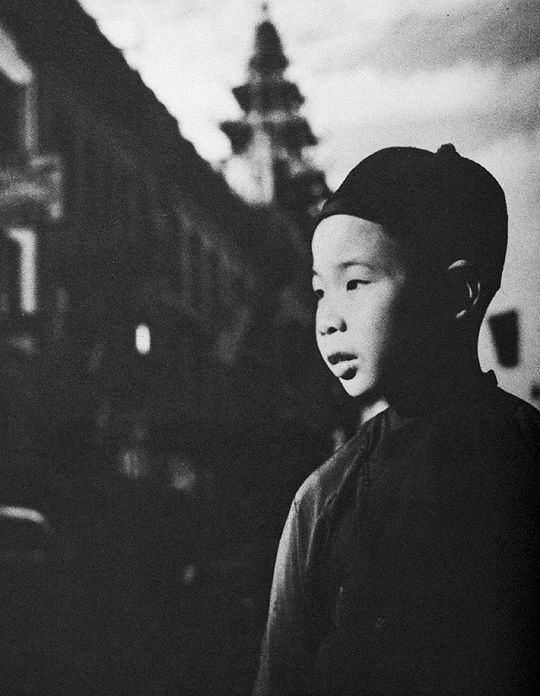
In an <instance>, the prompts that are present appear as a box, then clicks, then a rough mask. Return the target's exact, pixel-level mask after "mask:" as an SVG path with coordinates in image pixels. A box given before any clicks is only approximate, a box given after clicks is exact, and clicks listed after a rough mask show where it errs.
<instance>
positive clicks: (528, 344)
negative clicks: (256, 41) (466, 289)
mask: <svg viewBox="0 0 540 696" xmlns="http://www.w3.org/2000/svg"><path fill="white" fill-rule="evenodd" d="M81 4H82V5H83V7H84V8H85V9H86V10H87V11H88V12H89V13H90V14H91V15H92V16H94V17H95V18H96V20H97V21H98V23H99V26H100V28H101V29H102V31H103V32H104V33H105V35H106V36H108V38H109V39H110V40H111V41H112V42H113V43H115V44H116V45H118V46H119V47H121V48H122V49H123V50H124V52H125V55H126V58H127V59H128V61H129V62H130V64H131V65H132V66H133V67H136V68H137V69H138V70H139V71H140V72H141V75H142V77H143V79H144V80H145V82H146V83H147V85H148V86H149V87H151V88H152V89H153V90H154V92H155V93H156V95H157V97H158V98H159V99H160V100H161V101H162V102H163V103H164V104H165V105H166V106H167V108H168V109H169V111H170V112H171V113H172V114H173V115H174V116H176V117H177V118H178V120H179V123H180V129H181V132H182V134H183V135H184V136H185V137H187V138H188V139H189V140H191V141H192V142H193V143H194V145H195V147H196V148H197V149H198V151H199V152H200V154H201V155H202V156H203V157H205V158H206V159H208V160H210V161H218V160H219V159H221V158H223V157H226V156H227V154H228V152H229V147H228V141H227V139H226V138H225V136H223V135H222V134H221V132H220V131H219V128H218V123H219V121H221V120H224V119H230V118H235V117H237V116H238V115H239V110H238V106H237V104H236V102H235V100H234V99H233V97H232V94H231V91H230V90H231V88H232V87H233V86H235V85H237V84H240V83H241V82H243V81H244V80H245V77H246V67H247V60H248V58H249V57H250V55H251V52H252V48H253V37H254V27H255V25H256V23H257V22H258V21H260V17H261V9H260V2H258V1H256V0H81ZM269 5H270V16H271V19H272V20H273V21H274V23H275V25H276V27H277V29H278V31H279V33H280V36H281V38H282V41H283V46H284V49H285V53H286V55H287V56H288V58H289V60H290V67H289V71H288V77H289V79H291V80H293V81H295V82H297V83H298V86H299V87H300V90H301V92H302V93H303V94H304V96H305V97H306V104H305V107H304V113H305V115H306V116H307V117H308V119H309V121H310V123H311V126H312V128H313V130H314V132H315V134H316V135H317V136H318V137H319V138H320V144H319V146H318V147H317V149H316V153H315V159H316V162H317V163H318V165H319V166H320V167H321V168H322V169H323V170H324V171H325V173H326V175H327V179H328V181H329V184H330V186H331V187H336V186H337V185H338V184H339V183H340V182H341V180H342V179H343V178H344V176H345V175H346V174H347V172H348V171H349V169H350V168H351V167H353V166H354V165H355V164H356V163H357V162H358V161H359V159H361V158H362V157H364V156H366V155H368V154H369V153H371V152H372V151H374V150H376V149H379V148H381V147H386V146H388V145H416V146H418V147H426V148H428V149H431V150H435V149H436V148H437V147H438V146H439V145H441V144H442V143H443V142H453V143H454V144H455V146H456V148H457V149H458V151H459V152H460V153H461V154H463V155H465V156H468V157H471V158H473V159H476V160H477V161H479V162H480V163H481V164H483V165H484V166H486V167H487V168H488V169H490V171H491V172H492V173H493V174H494V175H495V176H496V177H497V178H498V179H499V181H500V182H501V184H502V185H503V187H504V188H505V190H506V193H507V198H508V204H509V211H510V218H511V243H510V247H509V253H508V262H507V271H506V273H505V287H503V290H502V291H501V293H500V294H499V297H498V298H497V300H496V303H495V304H494V309H495V310H497V309H499V310H501V309H507V308H510V307H513V306H517V307H518V308H519V309H520V311H521V313H522V316H523V319H524V328H525V332H524V346H523V347H524V353H525V354H524V360H525V363H526V364H525V368H526V371H527V374H528V375H529V377H528V379H529V378H530V379H532V378H533V376H534V375H536V379H538V377H539V376H540V355H539V353H540V351H539V350H538V348H537V345H538V343H539V338H540V311H539V310H538V308H537V305H538V304H539V303H538V297H539V296H540V281H539V275H540V274H539V268H540V205H539V201H540V166H539V165H540V115H539V111H540V2H538V0H506V2H502V0H361V1H359V0H271V2H270V3H269ZM510 378H511V376H508V379H510ZM510 386H512V385H510ZM519 390H520V391H523V388H521V387H520V389H519ZM514 391H516V389H514Z"/></svg>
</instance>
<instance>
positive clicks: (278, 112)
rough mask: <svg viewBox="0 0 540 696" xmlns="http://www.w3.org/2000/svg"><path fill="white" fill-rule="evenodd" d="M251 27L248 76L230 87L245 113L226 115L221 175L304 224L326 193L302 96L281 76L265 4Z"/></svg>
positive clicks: (282, 62) (282, 65) (281, 57)
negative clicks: (226, 155)
mask: <svg viewBox="0 0 540 696" xmlns="http://www.w3.org/2000/svg"><path fill="white" fill-rule="evenodd" d="M262 14H263V16H262V21H261V22H260V23H259V24H258V26H257V28H256V31H255V43H254V52H253V55H252V57H251V58H250V60H249V63H248V77H247V81H246V82H245V83H244V84H242V85H240V86H238V87H234V88H233V90H232V92H233V94H234V97H235V99H236V101H237V102H238V104H239V106H240V108H241V109H242V111H243V115H242V116H241V118H240V119H238V120H236V121H224V122H223V123H221V124H220V127H221V130H222V131H223V132H224V133H225V134H226V135H227V137H228V138H229V140H230V142H231V147H232V156H231V158H230V160H229V161H228V163H227V165H226V168H225V175H226V177H227V179H228V181H229V183H230V184H231V186H232V187H233V188H235V189H236V190H237V192H238V193H239V194H240V195H242V196H243V197H244V198H245V199H246V200H248V201H249V202H251V203H255V204H263V205H264V204H267V205H268V204H277V205H279V206H280V207H282V208H285V209H286V210H287V211H288V212H289V213H291V214H292V216H293V218H294V219H295V221H296V222H297V224H298V225H299V227H300V229H306V228H307V227H309V226H310V222H311V220H312V219H313V217H314V216H315V215H316V214H317V212H318V210H319V208H320V206H321V204H322V203H323V202H324V200H325V199H326V198H327V196H328V195H329V189H328V186H327V185H326V180H325V177H324V174H323V172H321V171H320V170H318V169H317V168H316V167H315V166H314V165H313V163H312V162H311V160H310V157H309V148H311V147H313V146H314V145H316V144H317V138H316V137H315V135H314V134H313V132H312V130H311V128H310V126H309V124H308V122H307V120H306V119H305V118H304V117H303V116H302V115H301V113H300V110H301V107H302V105H303V103H304V97H303V96H302V94H301V93H300V91H299V89H298V87H297V85H296V84H294V83H293V82H290V81H289V80H287V79H286V78H285V71H286V69H287V66H288V64H289V61H288V60H287V58H286V56H285V54H284V52H283V47H282V44H281V40H280V37H279V34H278V32H277V30H276V27H275V26H274V24H273V23H272V22H271V20H270V17H269V13H268V5H267V3H264V4H263V5H262Z"/></svg>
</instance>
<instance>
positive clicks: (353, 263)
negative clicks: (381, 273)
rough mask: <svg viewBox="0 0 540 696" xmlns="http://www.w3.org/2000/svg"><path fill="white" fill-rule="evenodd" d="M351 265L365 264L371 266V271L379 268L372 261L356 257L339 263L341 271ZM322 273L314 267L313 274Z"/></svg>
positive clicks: (367, 266)
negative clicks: (368, 261) (360, 259)
mask: <svg viewBox="0 0 540 696" xmlns="http://www.w3.org/2000/svg"><path fill="white" fill-rule="evenodd" d="M351 266H365V267H366V268H369V270H370V271H376V270H377V269H376V268H375V266H372V265H371V264H370V263H367V262H366V261H359V260H356V259H351V260H350V261H342V263H340V264H338V268H339V270H340V271H342V270H344V269H345V268H350V267H351ZM318 275H320V274H319V273H318V272H317V270H316V269H315V268H313V269H312V276H318Z"/></svg>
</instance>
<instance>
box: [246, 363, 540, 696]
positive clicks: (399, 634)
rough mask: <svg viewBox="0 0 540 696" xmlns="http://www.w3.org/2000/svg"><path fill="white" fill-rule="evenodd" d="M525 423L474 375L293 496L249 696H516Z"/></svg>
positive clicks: (521, 628)
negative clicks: (462, 387)
mask: <svg viewBox="0 0 540 696" xmlns="http://www.w3.org/2000/svg"><path fill="white" fill-rule="evenodd" d="M539 454H540V414H539V413H538V412H537V411H536V409H534V408H533V407H532V406H529V405H528V404H526V403H525V402H523V401H521V400H520V399H518V398H516V397H514V396H511V395H510V394H507V393H506V392H503V391H502V390H500V389H498V388H497V387H496V381H495V378H494V375H493V374H492V373H489V374H487V375H483V376H482V379H480V380H478V381H477V383H474V384H471V385H470V388H469V389H467V390H466V391H465V392H463V391H462V392H461V394H460V395H454V397H452V398H448V399H447V398H445V399H444V400H442V402H441V403H439V404H438V405H430V408H429V409H428V410H426V412H425V413H424V414H423V415H422V416H421V417H415V418H406V417H402V416H399V415H398V414H397V413H396V412H395V411H394V410H393V409H388V410H386V411H385V412H383V413H381V414H379V415H378V416H376V417H375V418H373V419H372V420H371V421H369V422H368V423H366V424H365V425H364V426H363V427H362V428H361V429H360V431H359V432H358V433H357V434H356V435H355V436H354V437H353V438H352V439H351V440H350V441H349V442H348V443H347V444H346V445H344V446H343V447H342V448H341V449H340V450H339V451H338V452H337V453H336V454H335V455H334V456H333V457H332V458H331V459H330V460H329V461H328V462H326V463H325V464H324V465H323V466H322V467H320V468H319V469H318V470H317V471H315V472H314V473H313V474H312V475H311V476H310V477H309V478H308V479H307V481H306V482H305V483H304V484H303V485H302V487H301V488H300V490H299V491H298V493H297V495H296V497H295V499H294V502H293V505H292V507H291V510H290V513H289V517H288V520H287V523H286V525H285V529H284V531H283V535H282V539H281V542H280V547H279V551H278V556H277V561H276V566H275V573H274V581H273V587H272V595H271V600H270V611H269V617H268V624H267V630H266V633H265V637H264V640H263V646H262V653H261V662H260V669H259V675H258V679H257V684H256V686H255V694H256V695H257V696H266V695H267V694H275V695H276V696H278V695H279V696H286V695H289V694H291V695H292V694H295V695H297V694H312V693H319V694H325V695H330V694H336V695H337V694H339V695H345V694H358V695H360V694H370V695H371V694H377V695H385V696H386V695H387V694H396V695H399V696H407V695H408V694H422V695H424V694H425V695H427V694H429V695H430V696H432V695H438V694H441V695H442V694H445V695H447V694H456V696H457V695H459V696H466V695H467V694H474V695H477V694H490V696H492V695H494V694H505V695H506V694H516V696H517V694H519V695H520V696H521V695H522V694H529V693H531V694H532V693H533V692H534V688H533V684H532V675H531V669H532V667H531V660H532V655H533V642H532V635H533V629H534V625H533V622H534V617H533V613H534V606H535V602H534V600H533V596H532V589H533V581H534V575H535V569H534V567H533V564H534V561H535V558H536V552H535V545H537V543H538V542H537V539H538V535H537V516H536V510H535V508H536V507H537V504H538V471H539Z"/></svg>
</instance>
